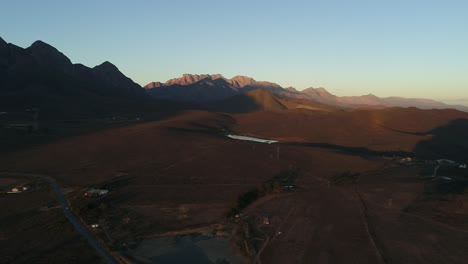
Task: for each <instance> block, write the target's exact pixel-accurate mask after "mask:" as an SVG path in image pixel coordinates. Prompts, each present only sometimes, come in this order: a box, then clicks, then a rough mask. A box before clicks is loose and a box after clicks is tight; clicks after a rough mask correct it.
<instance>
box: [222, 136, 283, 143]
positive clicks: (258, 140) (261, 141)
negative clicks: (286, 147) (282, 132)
mask: <svg viewBox="0 0 468 264" xmlns="http://www.w3.org/2000/svg"><path fill="white" fill-rule="evenodd" d="M226 136H227V137H228V138H232V139H237V140H247V141H254V142H258V143H266V144H271V143H276V142H278V141H277V140H270V139H262V138H254V137H247V136H238V135H226Z"/></svg>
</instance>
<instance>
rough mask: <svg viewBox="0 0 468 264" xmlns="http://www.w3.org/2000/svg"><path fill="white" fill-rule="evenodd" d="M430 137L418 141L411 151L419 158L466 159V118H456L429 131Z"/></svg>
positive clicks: (467, 146)
mask: <svg viewBox="0 0 468 264" xmlns="http://www.w3.org/2000/svg"><path fill="white" fill-rule="evenodd" d="M430 134H432V135H433V136H432V138H431V139H429V140H424V141H421V142H419V143H418V144H417V145H416V147H415V148H414V150H413V152H414V153H415V155H416V157H418V158H421V159H451V160H454V161H457V162H460V163H466V162H467V160H468V119H456V120H453V121H451V122H450V123H448V124H447V125H444V126H441V127H437V128H435V129H433V130H432V131H430Z"/></svg>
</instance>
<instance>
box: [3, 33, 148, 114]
mask: <svg viewBox="0 0 468 264" xmlns="http://www.w3.org/2000/svg"><path fill="white" fill-rule="evenodd" d="M142 100H148V95H147V94H146V92H145V90H144V89H142V87H141V86H140V85H138V84H136V83H135V82H133V81H132V80H131V79H130V78H128V77H126V76H125V75H124V74H122V73H121V72H120V71H119V69H118V68H117V67H116V66H114V65H113V64H111V63H110V62H107V61H106V62H104V63H102V64H100V65H98V66H95V67H93V68H89V67H87V66H84V65H82V64H73V63H72V62H71V61H70V59H69V58H67V57H66V56H65V55H64V54H63V53H61V52H60V51H58V50H57V49H56V48H54V47H53V46H51V45H49V44H47V43H45V42H42V41H36V42H34V43H33V44H32V45H31V46H30V47H28V48H21V47H18V46H16V45H14V44H11V43H6V42H5V41H4V40H3V39H1V38H0V105H1V106H2V109H4V110H6V109H11V108H14V109H18V108H20V109H21V108H29V107H39V108H40V109H41V112H44V111H46V112H49V113H60V112H67V113H72V112H76V113H78V112H80V113H83V112H90V113H92V114H99V113H101V112H103V111H105V110H106V108H112V107H117V106H122V103H127V102H129V101H134V102H140V101H142ZM43 110H44V111H43Z"/></svg>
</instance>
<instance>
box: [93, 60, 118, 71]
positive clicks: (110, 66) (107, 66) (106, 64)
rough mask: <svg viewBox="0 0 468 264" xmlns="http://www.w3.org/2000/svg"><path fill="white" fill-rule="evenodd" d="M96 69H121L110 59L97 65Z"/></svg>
mask: <svg viewBox="0 0 468 264" xmlns="http://www.w3.org/2000/svg"><path fill="white" fill-rule="evenodd" d="M94 69H98V70H106V71H119V69H118V68H117V66H115V65H114V64H112V63H110V62H108V61H105V62H103V63H101V64H99V65H97V66H95V67H94Z"/></svg>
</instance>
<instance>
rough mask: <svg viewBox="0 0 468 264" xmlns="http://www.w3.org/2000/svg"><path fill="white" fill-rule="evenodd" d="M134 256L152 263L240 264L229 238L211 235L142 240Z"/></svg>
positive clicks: (240, 261)
mask: <svg viewBox="0 0 468 264" xmlns="http://www.w3.org/2000/svg"><path fill="white" fill-rule="evenodd" d="M132 255H133V256H135V258H136V259H138V260H139V261H142V262H144V263H153V264H175V263H193V264H227V263H230V264H241V263H245V261H243V258H242V257H241V256H239V255H236V254H235V252H234V249H233V248H232V246H231V244H230V243H229V241H228V239H227V238H224V237H211V236H189V235H187V236H172V237H159V238H153V239H148V240H145V241H143V242H142V243H141V244H140V245H139V246H138V248H136V249H135V250H133V252H132Z"/></svg>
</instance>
